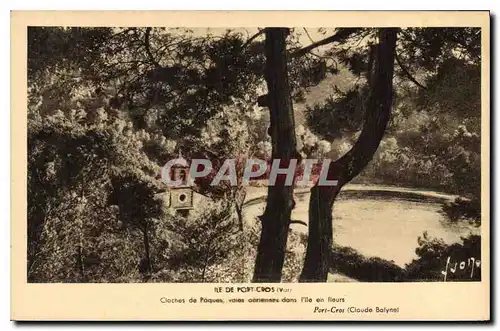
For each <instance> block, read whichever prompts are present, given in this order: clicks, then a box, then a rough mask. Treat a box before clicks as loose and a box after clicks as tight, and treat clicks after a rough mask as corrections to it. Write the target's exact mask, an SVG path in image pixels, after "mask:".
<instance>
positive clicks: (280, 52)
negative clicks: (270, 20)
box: [253, 28, 297, 282]
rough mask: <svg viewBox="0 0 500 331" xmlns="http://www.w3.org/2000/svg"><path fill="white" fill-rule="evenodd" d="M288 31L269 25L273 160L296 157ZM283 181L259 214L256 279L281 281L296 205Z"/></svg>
mask: <svg viewBox="0 0 500 331" xmlns="http://www.w3.org/2000/svg"><path fill="white" fill-rule="evenodd" d="M288 33H289V29H287V28H266V45H265V53H266V59H267V62H266V72H265V78H266V82H267V87H268V96H267V98H266V105H267V106H268V107H269V111H270V114H271V127H270V130H269V131H270V134H271V138H272V147H273V151H272V155H273V159H282V160H290V159H292V158H295V157H296V156H297V150H296V141H295V124H294V118H293V108H292V100H291V97H290V86H289V82H288V69H287V55H286V41H285V40H286V37H287V35H288ZM284 163H287V162H284ZM284 163H282V164H284ZM284 184H285V183H284V181H282V180H278V181H277V182H276V184H275V185H274V186H269V187H268V195H267V205H266V209H265V211H264V214H263V215H262V216H261V217H260V220H261V222H262V232H261V236H260V243H259V246H258V250H257V258H256V261H255V269H254V276H253V281H254V282H280V281H281V271H282V269H283V262H284V260H285V248H286V242H287V237H288V229H289V227H290V215H291V212H292V209H293V206H294V201H293V186H285V185H284Z"/></svg>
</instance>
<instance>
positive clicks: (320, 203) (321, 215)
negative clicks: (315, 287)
mask: <svg viewBox="0 0 500 331" xmlns="http://www.w3.org/2000/svg"><path fill="white" fill-rule="evenodd" d="M396 35H397V29H393V28H385V29H380V31H379V44H378V46H377V48H376V54H375V61H374V62H375V71H374V73H373V77H371V79H369V81H370V83H371V84H370V94H369V96H368V102H367V105H366V114H365V122H364V126H363V131H362V132H361V135H360V136H359V139H358V140H357V141H356V143H355V144H354V146H353V148H352V149H351V150H350V151H349V152H347V153H346V154H345V155H344V156H343V157H342V158H340V159H339V160H337V161H336V162H334V163H333V164H331V165H330V168H329V171H328V177H327V178H328V179H336V180H338V185H337V186H335V187H331V186H330V187H325V186H318V185H316V186H314V187H313V188H312V190H311V198H310V200H309V237H308V241H307V251H306V258H305V261H304V268H303V269H302V274H301V276H300V281H301V282H325V281H326V280H327V277H328V271H329V268H330V266H331V265H332V264H333V262H334V261H330V256H331V254H330V253H331V249H332V235H333V230H332V227H333V225H332V209H333V203H334V201H335V198H336V197H337V195H338V193H339V192H340V190H341V188H342V186H343V185H345V184H346V183H348V182H350V181H351V180H352V179H353V178H354V177H355V176H357V175H358V174H359V173H360V172H361V170H363V168H364V167H366V165H367V164H368V163H369V162H370V160H371V159H372V157H373V155H374V154H375V152H376V150H377V148H378V146H379V144H380V141H381V140H382V137H383V136H384V132H385V128H386V126H387V123H388V121H389V117H390V112H391V106H392V94H393V92H392V77H393V72H394V54H395V47H396Z"/></svg>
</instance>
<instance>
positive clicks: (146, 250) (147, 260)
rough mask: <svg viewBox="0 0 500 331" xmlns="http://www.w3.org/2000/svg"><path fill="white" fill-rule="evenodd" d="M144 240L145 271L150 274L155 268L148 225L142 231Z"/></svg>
mask: <svg viewBox="0 0 500 331" xmlns="http://www.w3.org/2000/svg"><path fill="white" fill-rule="evenodd" d="M142 235H143V240H144V264H145V273H146V274H149V273H151V271H152V270H153V266H152V263H151V253H150V249H149V235H148V227H147V226H144V229H143V231H142Z"/></svg>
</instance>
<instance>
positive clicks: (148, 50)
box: [144, 28, 161, 69]
mask: <svg viewBox="0 0 500 331" xmlns="http://www.w3.org/2000/svg"><path fill="white" fill-rule="evenodd" d="M150 35H151V28H146V33H145V35H144V46H145V47H146V54H147V55H148V58H149V60H150V61H151V62H152V63H153V64H154V66H155V67H156V68H158V69H159V68H161V65H160V64H159V63H158V61H156V60H155V58H154V56H153V54H152V53H151V46H150V42H149V38H150Z"/></svg>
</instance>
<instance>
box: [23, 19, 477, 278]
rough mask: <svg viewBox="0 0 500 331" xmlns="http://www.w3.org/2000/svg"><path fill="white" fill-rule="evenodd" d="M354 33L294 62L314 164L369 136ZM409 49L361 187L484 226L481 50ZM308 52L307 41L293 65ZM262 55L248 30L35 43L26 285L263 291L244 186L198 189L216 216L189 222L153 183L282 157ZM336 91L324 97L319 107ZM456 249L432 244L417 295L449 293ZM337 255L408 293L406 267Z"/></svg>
mask: <svg viewBox="0 0 500 331" xmlns="http://www.w3.org/2000/svg"><path fill="white" fill-rule="evenodd" d="M345 30H348V31H347V32H346V33H344V34H343V35H342V38H341V39H339V40H338V41H337V43H336V44H335V46H334V47H333V46H331V45H329V46H327V47H326V49H323V50H321V51H318V52H316V50H315V51H314V52H313V51H309V52H306V53H305V54H302V55H301V56H291V57H290V58H291V59H290V64H289V67H290V70H289V71H290V72H289V76H290V85H291V97H292V100H293V101H294V103H295V106H296V109H304V114H303V115H304V119H305V120H304V121H303V123H301V124H300V125H297V127H296V136H297V147H298V152H299V153H300V155H301V156H302V157H310V158H313V157H314V158H317V159H322V158H327V157H339V156H341V155H343V154H344V153H345V152H346V151H347V150H349V148H350V147H351V146H352V144H353V142H354V141H355V140H356V138H357V136H358V135H359V130H360V128H361V126H362V121H363V114H364V108H363V107H364V106H365V101H366V98H367V96H368V93H369V91H368V88H367V86H368V85H367V83H368V81H369V80H370V75H369V72H370V68H371V67H370V66H371V65H372V63H371V62H372V61H373V59H372V58H371V56H370V54H371V53H370V49H371V48H372V46H373V45H374V44H375V37H374V31H373V29H345ZM402 36H403V37H402V38H400V41H399V45H398V56H399V57H398V62H400V63H401V65H400V67H399V69H398V71H397V72H396V74H397V80H396V84H395V91H396V98H395V100H394V108H395V111H394V115H393V118H392V119H391V122H390V127H389V129H388V133H387V134H386V136H385V138H384V140H383V141H382V143H381V145H380V147H379V149H378V151H377V153H376V155H375V157H374V159H373V160H372V162H371V163H370V164H369V166H368V167H367V168H366V169H365V170H364V172H363V173H362V174H361V175H360V176H359V177H358V178H357V179H356V180H357V181H358V182H366V183H372V184H373V183H383V184H396V185H404V186H409V187H425V188H431V189H436V190H443V191H447V192H450V193H455V194H457V195H460V196H461V198H460V199H457V201H455V202H454V203H452V204H449V205H447V206H445V208H444V209H443V212H444V213H445V214H446V215H448V216H449V217H450V218H451V219H453V220H457V221H462V220H473V221H474V222H476V225H479V221H478V220H479V215H480V213H479V211H480V203H479V201H480V182H481V181H480V178H481V177H480V139H481V137H480V132H481V130H480V127H481V125H480V51H479V48H478V47H479V44H478V38H479V37H480V35H479V34H478V31H477V30H475V29H404V30H403V32H402ZM303 42H304V41H303V39H300V34H299V33H298V31H294V33H292V34H291V35H290V36H289V38H288V39H287V49H288V51H289V52H290V54H292V55H293V54H297V52H300V50H301V47H302V46H303ZM263 48H264V42H263V38H262V35H256V37H255V38H250V37H248V36H246V35H245V34H244V33H242V32H237V31H225V32H224V33H219V34H211V33H210V32H203V33H200V31H198V30H196V31H194V30H189V29H165V28H56V27H54V28H42V27H38V28H34V27H33V28H29V29H28V220H27V221H28V247H27V252H28V279H29V281H32V282H143V281H158V282H161V281H168V282H215V281H220V282H226V281H227V282H230V281H233V282H245V281H250V280H251V273H252V268H253V263H254V259H255V255H256V247H257V244H258V236H259V233H260V231H261V227H260V225H259V224H257V225H255V226H253V225H252V226H248V225H247V224H244V220H243V217H244V215H243V211H242V209H243V203H244V201H245V198H246V189H245V187H243V186H241V185H240V186H237V187H231V186H229V185H228V186H225V185H221V186H218V187H211V186H210V185H208V183H206V182H203V181H200V182H197V190H198V192H199V193H201V194H203V195H204V196H205V197H207V201H209V202H207V203H203V205H202V206H200V207H199V208H197V209H195V210H193V211H192V212H191V214H190V216H189V217H188V218H186V217H183V216H182V215H180V214H179V213H177V212H176V211H175V210H174V209H172V208H169V207H168V206H167V204H166V203H165V194H166V192H165V191H166V188H165V187H164V185H162V183H161V181H160V179H159V176H158V174H159V173H160V167H161V166H162V165H163V164H164V163H165V162H166V161H167V160H169V159H171V158H174V157H177V155H178V154H179V152H180V151H182V153H183V155H184V156H185V157H186V158H187V159H190V158H195V157H204V158H210V159H211V160H212V161H213V162H214V163H215V164H216V165H217V162H219V163H220V161H221V160H224V159H226V158H237V159H238V160H239V162H240V163H241V162H244V161H245V160H246V159H248V158H251V157H260V158H264V159H266V158H269V157H270V153H271V142H270V137H269V135H268V125H269V115H268V113H267V112H266V111H264V110H263V108H262V107H260V106H259V105H258V99H259V96H261V95H262V94H264V93H265V90H266V88H265V84H264V82H265V80H264V74H265V73H264V64H265V58H264V50H263ZM410 74H411V75H410ZM409 75H410V76H411V79H409V78H408V77H409ZM412 75H413V76H414V77H413V76H412ZM413 80H416V81H417V82H418V83H419V84H421V85H422V86H418V85H417V84H415V82H413ZM332 81H334V82H335V84H330V83H331V82H332ZM332 85H334V86H332ZM324 86H327V87H328V93H323V96H322V98H314V97H312V96H314V95H315V92H314V91H315V90H314V89H317V88H324ZM325 95H327V97H326V98H325V97H324V96H325ZM301 107H302V108H301ZM298 117H299V116H298ZM240 165H241V164H239V165H238V170H239V171H241V169H242V168H241V166H240ZM467 240H468V241H464V244H463V245H462V246H463V247H465V248H467V249H470V250H477V249H478V247H479V246H478V240H479V242H480V238H479V239H478V238H470V239H467ZM305 244H306V238H305V236H303V235H299V234H297V233H296V232H295V231H293V230H291V231H290V233H289V237H288V245H287V250H286V252H285V267H284V271H283V278H282V279H283V281H297V279H298V276H299V273H300V269H301V267H302V262H303V255H304V249H305ZM457 245H459V244H457ZM455 248H457V247H455V246H453V249H455ZM465 248H464V249H465ZM451 249H452V248H450V247H448V246H446V245H444V244H443V243H441V242H439V241H429V239H428V238H426V237H424V239H422V242H421V243H420V247H419V248H418V252H417V254H418V255H419V260H416V261H414V262H412V264H411V265H409V266H407V268H406V269H407V271H406V272H405V273H404V279H410V278H411V277H413V278H412V279H416V276H412V275H417V274H419V273H420V274H424V275H425V278H426V279H438V278H439V274H435V273H434V272H435V270H437V269H436V268H435V261H436V259H441V260H442V258H443V257H444V256H445V255H446V254H448V253H449V250H451ZM333 250H334V256H335V258H336V259H337V260H342V261H343V263H342V264H340V265H338V266H337V268H339V269H338V271H339V272H343V273H345V274H347V275H348V276H350V277H353V278H357V279H359V280H363V281H386V280H388V279H392V280H401V279H403V276H401V275H400V270H399V269H400V268H399V267H397V266H395V265H394V264H393V263H390V262H387V261H383V260H381V259H379V258H368V259H367V258H364V257H362V256H360V255H359V254H358V253H357V252H355V251H353V250H352V249H350V248H339V247H334V248H333ZM431 251H432V252H431ZM430 252H431V253H430ZM474 253H477V252H476V251H474ZM441 260H440V261H441ZM409 277H410V278H409Z"/></svg>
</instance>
